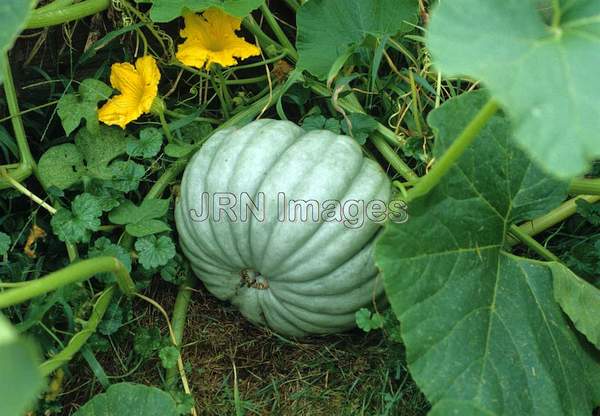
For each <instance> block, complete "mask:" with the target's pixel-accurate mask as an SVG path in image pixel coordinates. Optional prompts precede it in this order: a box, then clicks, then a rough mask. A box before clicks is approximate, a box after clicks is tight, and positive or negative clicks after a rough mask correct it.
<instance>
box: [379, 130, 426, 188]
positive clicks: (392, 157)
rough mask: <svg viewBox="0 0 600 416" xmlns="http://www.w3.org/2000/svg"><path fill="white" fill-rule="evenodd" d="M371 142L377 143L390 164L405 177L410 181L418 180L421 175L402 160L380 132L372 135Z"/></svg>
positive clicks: (380, 151)
mask: <svg viewBox="0 0 600 416" xmlns="http://www.w3.org/2000/svg"><path fill="white" fill-rule="evenodd" d="M371 142H372V143H373V144H374V145H375V147H376V148H377V150H379V153H381V155H382V156H383V157H384V158H385V160H387V161H388V163H389V164H390V165H392V167H393V168H394V169H395V170H396V172H398V173H399V174H400V175H402V177H403V178H404V179H406V180H407V181H410V182H414V181H417V180H418V179H419V177H418V176H417V174H416V173H414V172H413V171H412V169H411V168H410V167H409V166H408V165H407V164H406V163H405V162H404V160H402V158H401V157H400V156H398V153H396V152H395V151H394V149H392V148H391V147H390V145H389V144H387V142H386V141H385V140H384V139H383V137H382V136H381V134H380V133H375V134H372V135H371Z"/></svg>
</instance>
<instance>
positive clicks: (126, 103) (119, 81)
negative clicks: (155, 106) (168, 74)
mask: <svg viewBox="0 0 600 416" xmlns="http://www.w3.org/2000/svg"><path fill="white" fill-rule="evenodd" d="M158 81H160V72H159V70H158V66H157V65H156V61H155V60H154V58H153V57H151V56H143V57H141V58H138V59H137V61H135V67H134V66H133V65H131V64H130V63H127V62H125V63H117V64H113V65H112V66H111V68H110V84H111V85H112V86H113V88H115V89H117V90H119V91H120V92H121V94H120V95H117V96H114V97H113V98H111V99H110V100H108V102H107V103H106V104H104V105H103V106H102V108H100V109H99V110H98V120H100V121H101V122H103V123H105V124H108V125H109V126H110V125H113V124H116V125H117V126H120V127H121V128H125V125H127V123H129V122H131V121H133V120H136V119H137V118H139V117H140V116H141V115H142V114H144V113H148V112H150V107H151V106H152V102H153V101H154V99H155V98H156V96H157V94H158Z"/></svg>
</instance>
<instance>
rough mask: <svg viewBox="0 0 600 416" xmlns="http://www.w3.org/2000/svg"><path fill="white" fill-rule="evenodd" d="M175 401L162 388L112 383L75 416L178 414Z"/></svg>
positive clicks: (159, 415)
mask: <svg viewBox="0 0 600 416" xmlns="http://www.w3.org/2000/svg"><path fill="white" fill-rule="evenodd" d="M178 414H179V413H178V412H177V411H176V406H175V401H174V400H173V398H172V397H171V396H170V395H169V394H168V393H165V392H164V391H162V390H159V389H157V388H155V387H148V386H144V385H141V384H131V383H120V384H115V385H112V386H110V387H109V388H108V390H106V393H101V394H98V395H97V396H95V397H94V398H93V399H92V400H90V401H89V402H87V403H86V404H85V405H84V406H83V407H82V408H81V409H79V410H78V411H77V412H76V413H75V414H74V416H97V415H103V416H177V415H178Z"/></svg>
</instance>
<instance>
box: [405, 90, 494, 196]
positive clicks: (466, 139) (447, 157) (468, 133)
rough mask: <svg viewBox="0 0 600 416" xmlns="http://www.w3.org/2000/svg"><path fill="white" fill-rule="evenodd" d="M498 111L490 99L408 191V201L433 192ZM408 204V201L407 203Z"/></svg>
mask: <svg viewBox="0 0 600 416" xmlns="http://www.w3.org/2000/svg"><path fill="white" fill-rule="evenodd" d="M496 111H498V104H496V102H495V101H494V100H492V99H490V100H489V101H488V102H487V103H486V104H485V106H483V108H482V109H481V110H480V111H479V113H478V114H477V115H476V116H475V118H474V119H473V120H471V122H470V123H469V124H468V125H467V127H465V129H464V130H463V131H462V133H461V134H460V135H459V136H458V138H457V139H456V140H455V141H454V142H453V143H452V145H450V147H449V148H448V150H447V151H446V153H444V155H443V156H442V157H441V158H440V160H438V161H437V162H436V163H435V164H434V165H433V168H432V169H431V171H430V172H429V173H428V174H427V175H425V176H423V177H422V178H421V179H420V180H419V182H417V184H416V185H415V187H414V188H412V189H410V190H409V191H408V200H409V201H412V200H414V199H416V198H419V197H421V196H423V195H426V194H427V193H428V192H429V191H431V190H432V189H433V188H434V187H435V186H436V185H437V184H438V183H439V182H440V180H441V179H442V178H443V177H444V175H445V174H446V173H447V172H448V171H449V170H450V168H451V167H452V166H453V165H454V163H455V162H456V161H457V160H458V158H460V157H461V156H462V154H463V153H464V151H465V150H466V149H467V148H468V147H469V146H470V145H471V143H473V141H474V140H475V138H477V135H478V134H479V132H480V131H481V129H482V128H483V127H484V126H485V124H486V123H487V122H488V120H489V119H490V118H491V117H492V116H493V115H494V114H495V113H496ZM407 202H408V201H407Z"/></svg>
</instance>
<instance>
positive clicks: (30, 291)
mask: <svg viewBox="0 0 600 416" xmlns="http://www.w3.org/2000/svg"><path fill="white" fill-rule="evenodd" d="M102 272H113V273H114V274H115V276H116V278H117V283H118V284H119V287H120V289H121V290H122V291H123V293H125V294H127V295H130V294H132V293H133V292H134V291H135V284H134V283H133V280H131V277H130V276H129V272H128V271H127V269H126V268H125V266H123V263H121V262H120V261H119V260H117V259H116V258H114V257H95V258H92V259H88V260H82V261H80V262H78V263H74V264H71V265H70V266H67V267H65V268H63V269H60V270H58V271H56V272H54V273H50V274H48V275H46V276H44V277H42V278H39V279H36V280H32V281H30V282H29V283H28V284H27V285H25V286H20V287H18V288H15V289H10V290H7V291H6V292H3V293H0V309H3V308H7V307H9V306H13V305H17V304H19V303H21V302H25V301H26V300H29V299H33V298H35V297H37V296H40V295H43V294H45V293H48V292H51V291H53V290H56V289H58V288H60V287H63V286H66V285H69V284H72V283H77V282H81V281H84V280H87V279H89V278H90V277H92V276H94V275H95V274H98V273H102Z"/></svg>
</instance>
